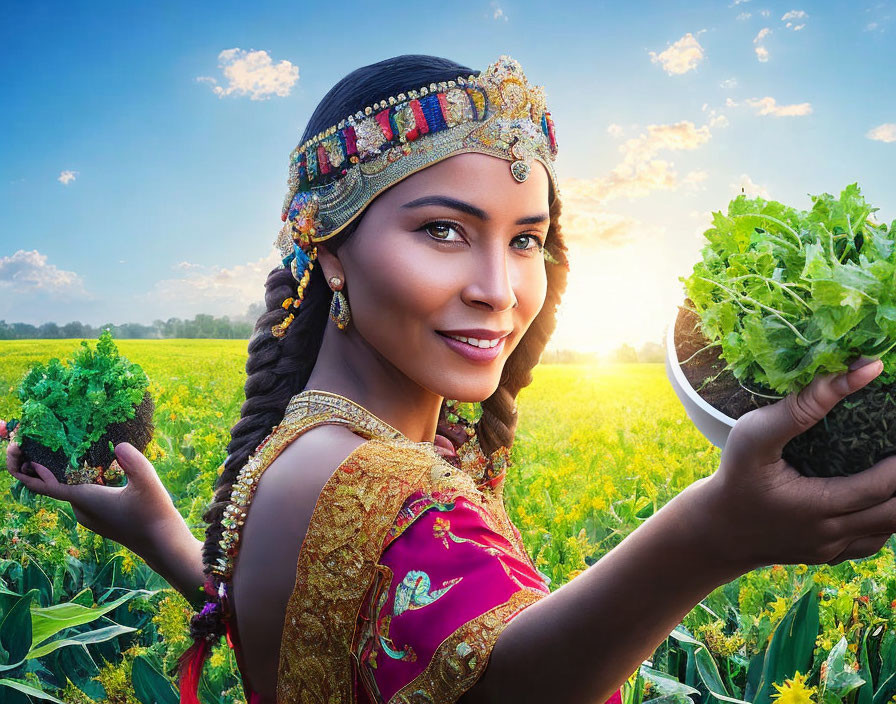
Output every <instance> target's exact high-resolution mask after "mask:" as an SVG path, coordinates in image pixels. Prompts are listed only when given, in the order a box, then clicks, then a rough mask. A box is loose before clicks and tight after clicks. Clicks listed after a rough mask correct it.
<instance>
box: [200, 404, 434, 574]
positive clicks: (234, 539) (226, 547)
mask: <svg viewBox="0 0 896 704" xmlns="http://www.w3.org/2000/svg"><path fill="white" fill-rule="evenodd" d="M324 424H335V425H342V426H345V427H347V428H349V429H350V430H351V431H352V432H354V433H357V434H358V435H360V436H362V437H364V438H365V439H367V440H371V439H378V440H390V441H393V442H399V443H401V444H409V445H413V446H416V447H419V448H420V449H423V450H425V451H427V452H431V453H432V454H433V458H434V459H438V457H439V455H438V453H437V452H436V451H435V447H434V446H433V444H432V443H431V442H413V441H412V440H410V439H409V438H408V437H407V436H406V435H404V434H402V433H401V432H400V431H399V430H397V429H395V428H393V427H392V426H391V425H389V424H388V423H386V421H384V420H382V419H380V418H378V417H377V416H375V415H374V414H373V413H371V412H370V411H368V410H367V409H366V408H364V407H363V406H361V405H360V404H357V403H355V402H354V401H352V400H351V399H349V398H346V397H345V396H340V395H339V394H334V393H331V392H329V391H318V390H316V389H308V390H305V391H302V392H301V393H298V394H296V395H295V396H293V397H292V399H290V401H289V404H288V405H287V407H286V412H285V413H284V415H283V420H282V421H281V422H280V423H279V424H278V425H277V426H275V427H274V428H273V430H272V431H271V433H270V434H269V435H268V436H267V437H266V438H265V439H264V440H263V441H262V442H261V444H260V445H259V446H258V447H257V448H256V449H255V452H254V453H253V454H252V455H250V457H249V459H248V461H247V462H246V464H245V465H244V466H243V468H242V469H241V470H240V472H239V474H238V475H237V479H236V481H235V482H234V483H233V486H232V487H231V491H230V501H229V502H228V504H227V506H226V507H225V509H224V515H223V517H222V519H221V525H222V527H223V529H224V530H223V533H222V535H221V540H220V546H221V557H219V558H218V560H217V562H216V563H215V565H214V566H213V567H212V571H213V572H214V573H216V574H217V575H219V576H220V577H222V578H223V579H229V578H230V576H231V574H232V573H233V565H234V560H235V558H236V554H237V552H238V550H239V541H240V530H241V528H242V526H243V523H245V521H246V516H247V515H248V511H249V504H250V503H251V501H252V497H253V496H254V494H255V489H256V487H257V484H258V480H259V479H260V478H261V475H262V473H263V472H264V470H265V469H267V467H268V466H269V465H270V464H271V462H273V461H274V459H275V458H276V457H277V455H279V454H280V453H281V452H282V451H283V449H284V448H285V447H286V446H287V445H289V443H290V442H292V441H293V440H294V439H295V438H296V437H297V436H298V435H299V434H301V433H303V432H305V431H306V430H309V429H311V428H313V427H316V426H318V425H324Z"/></svg>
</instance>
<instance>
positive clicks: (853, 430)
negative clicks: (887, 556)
mask: <svg viewBox="0 0 896 704" xmlns="http://www.w3.org/2000/svg"><path fill="white" fill-rule="evenodd" d="M691 306H692V303H691V301H690V299H686V300H685V305H684V306H680V307H679V311H678V317H677V318H676V320H675V331H674V339H675V351H676V353H677V355H678V359H680V360H682V363H681V371H682V372H683V373H684V376H685V378H686V379H687V380H688V383H689V384H690V385H691V386H692V387H693V388H694V389H695V390H696V391H697V393H698V394H699V395H700V397H701V398H702V399H703V400H704V401H706V402H707V403H708V404H710V405H711V406H713V407H714V408H716V409H718V410H719V411H721V412H722V413H724V414H725V415H727V416H728V417H729V418H733V419H735V420H737V419H738V418H740V417H741V416H742V415H744V414H745V413H748V412H749V411H752V410H753V409H754V408H760V407H762V406H765V405H768V404H770V403H776V402H777V401H778V400H779V399H778V398H767V397H779V396H780V394H778V393H776V392H775V391H773V390H771V389H766V388H762V387H759V386H756V387H755V388H753V389H752V391H751V390H748V389H746V388H744V386H743V385H742V384H741V383H740V382H739V381H738V380H737V379H736V378H735V376H734V374H732V373H731V372H730V371H727V370H726V369H725V367H726V362H725V360H724V359H722V358H721V356H720V352H721V347H720V346H712V347H708V346H707V345H709V340H707V339H706V337H705V336H704V335H703V333H702V332H701V331H700V327H699V321H700V318H699V316H697V314H696V313H694V312H693V311H692V310H691ZM753 392H756V393H753ZM894 412H896V387H894V386H893V385H886V386H866V387H865V388H863V389H859V390H858V391H856V392H855V393H852V394H850V395H849V396H847V397H846V398H845V399H843V401H841V402H840V403H838V404H837V405H836V406H834V408H833V409H832V410H831V411H830V412H829V413H828V414H827V416H825V417H824V418H823V419H822V420H821V421H820V422H819V423H816V424H815V425H814V426H812V427H811V428H810V429H809V430H807V431H806V432H804V433H802V434H801V435H798V436H796V437H795V438H793V439H792V440H791V441H790V442H789V443H787V445H785V446H784V449H783V452H782V457H783V458H784V460H785V461H787V462H788V463H789V464H790V465H792V466H793V467H795V468H796V469H797V470H798V471H799V472H800V473H802V474H804V475H806V476H810V477H832V476H846V475H850V474H856V473H858V472H861V471H863V470H865V469H868V468H869V467H871V466H872V465H873V464H876V463H877V462H879V461H880V460H882V459H884V458H885V457H889V456H891V455H894V454H896V413H894Z"/></svg>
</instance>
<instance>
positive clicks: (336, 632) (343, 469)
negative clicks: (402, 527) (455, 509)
mask: <svg viewBox="0 0 896 704" xmlns="http://www.w3.org/2000/svg"><path fill="white" fill-rule="evenodd" d="M431 447H432V446H431V445H430V448H431ZM420 489H425V490H428V491H432V490H436V491H440V492H443V493H444V495H455V496H456V495H460V494H464V495H466V496H468V497H473V500H475V496H476V494H478V493H479V492H478V491H477V490H476V487H475V485H474V483H473V480H472V478H471V477H470V476H469V475H467V474H465V473H463V472H461V471H460V470H458V469H455V468H454V467H452V466H451V465H449V464H447V463H446V462H444V461H443V459H442V458H441V456H439V455H438V454H437V453H436V452H435V450H426V449H423V448H421V447H419V446H416V447H415V446H414V445H412V444H409V443H403V442H401V441H400V440H390V441H381V440H375V439H374V440H369V441H368V442H366V443H364V444H363V445H360V446H359V447H358V448H356V449H355V451H354V452H352V454H350V455H349V456H348V457H347V458H346V459H345V461H343V463H342V464H341V465H340V466H339V468H338V469H337V470H336V471H335V472H334V473H333V475H332V476H331V477H330V479H329V480H328V481H327V483H326V484H325V485H324V488H323V489H322V490H321V493H320V496H319V498H318V501H317V505H316V506H315V509H314V512H313V513H312V516H311V523H310V525H309V526H308V532H307V533H306V535H305V541H304V543H303V544H302V549H301V551H300V553H299V560H298V565H297V569H296V582H295V589H294V591H293V593H292V595H291V597H290V599H289V603H288V604H287V607H286V620H285V623H284V630H283V639H282V641H281V645H280V668H279V672H278V681H277V701H278V702H282V703H283V704H286V703H287V702H303V703H304V702H321V703H322V704H323V703H325V704H339V703H341V702H345V703H346V704H347V703H348V702H351V701H352V700H353V691H352V688H353V686H354V685H353V676H352V674H353V662H354V663H355V665H357V662H356V661H355V659H354V657H353V654H352V653H351V644H352V639H353V636H354V633H355V627H356V624H357V618H358V612H359V610H360V608H361V604H362V601H363V599H364V596H365V594H366V592H367V589H368V588H369V586H370V584H371V583H372V581H373V578H374V576H375V573H376V564H377V561H378V560H379V557H380V554H381V549H382V544H383V539H384V538H385V535H386V533H387V531H388V530H389V529H390V528H391V527H392V523H393V522H394V520H395V517H396V516H397V514H398V512H399V510H400V509H401V507H402V505H403V504H404V500H405V499H406V498H407V496H408V495H410V494H412V493H413V492H414V491H417V490H420Z"/></svg>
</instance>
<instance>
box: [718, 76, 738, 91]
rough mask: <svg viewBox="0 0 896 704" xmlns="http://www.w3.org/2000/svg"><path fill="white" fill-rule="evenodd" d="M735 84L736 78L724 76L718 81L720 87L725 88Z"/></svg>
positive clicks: (730, 87) (728, 88)
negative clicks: (724, 77) (723, 78)
mask: <svg viewBox="0 0 896 704" xmlns="http://www.w3.org/2000/svg"><path fill="white" fill-rule="evenodd" d="M736 86H737V79H736V78H726V79H725V80H724V81H722V82H721V83H719V87H720V88H724V89H725V90H731V89H732V88H734V87H736Z"/></svg>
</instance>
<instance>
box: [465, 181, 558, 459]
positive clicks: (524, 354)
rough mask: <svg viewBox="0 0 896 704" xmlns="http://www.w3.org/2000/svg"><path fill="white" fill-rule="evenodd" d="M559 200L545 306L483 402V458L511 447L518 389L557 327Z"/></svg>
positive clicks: (553, 212) (549, 245)
mask: <svg viewBox="0 0 896 704" xmlns="http://www.w3.org/2000/svg"><path fill="white" fill-rule="evenodd" d="M560 211H561V204H560V199H559V198H555V199H554V201H553V203H551V208H550V216H551V222H550V225H549V227H548V234H547V237H546V238H545V249H546V250H547V251H548V253H549V254H550V255H551V256H552V257H553V258H554V260H556V262H557V263H556V264H553V263H549V264H547V265H546V269H547V279H548V282H547V283H548V285H547V293H546V295H545V301H544V306H542V309H541V311H540V312H539V313H538V315H536V316H535V319H534V320H533V321H532V324H531V325H530V326H529V329H528V330H527V331H526V334H525V335H524V336H523V339H522V340H520V343H519V345H517V347H516V349H514V350H513V352H511V353H510V356H509V357H508V358H507V362H506V363H505V365H504V371H503V372H502V374H501V382H500V384H499V385H498V388H497V389H495V392H494V393H493V394H492V395H491V396H489V397H488V398H487V399H485V400H484V401H482V404H481V407H482V415H481V416H480V418H479V421H478V422H477V423H476V434H477V435H478V436H479V443H480V445H481V446H482V449H483V451H484V452H485V454H486V456H488V455H489V454H490V453H491V452H493V451H494V450H496V449H497V448H499V447H501V446H502V445H503V446H504V447H507V448H510V447H512V446H513V439H514V435H515V434H516V424H517V414H516V397H517V394H518V393H519V392H520V390H521V389H523V388H525V387H526V386H528V385H529V384H531V383H532V369H533V368H534V367H535V365H536V364H538V360H539V359H540V358H541V354H542V352H544V348H545V346H546V345H547V343H548V339H549V338H550V336H551V334H552V333H553V332H554V328H555V327H556V326H557V306H558V305H559V303H560V298H561V296H562V295H563V293H564V291H565V290H566V277H567V273H568V269H567V266H568V260H567V257H566V245H565V244H564V242H563V236H562V234H561V231H560Z"/></svg>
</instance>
